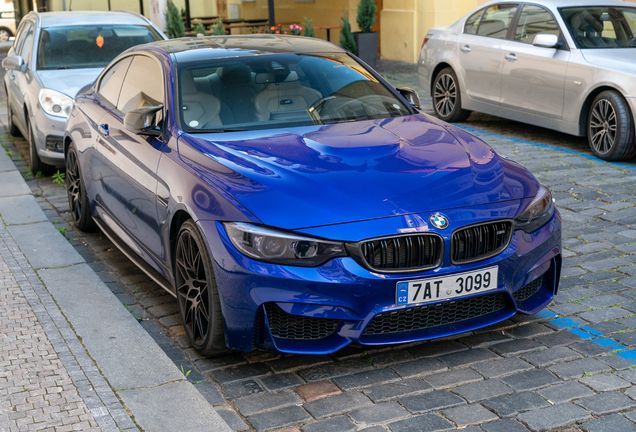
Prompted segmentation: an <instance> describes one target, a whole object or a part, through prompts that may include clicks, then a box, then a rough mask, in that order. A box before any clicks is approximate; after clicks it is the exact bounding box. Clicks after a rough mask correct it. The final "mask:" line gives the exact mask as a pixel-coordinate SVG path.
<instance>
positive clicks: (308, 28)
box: [303, 17, 316, 37]
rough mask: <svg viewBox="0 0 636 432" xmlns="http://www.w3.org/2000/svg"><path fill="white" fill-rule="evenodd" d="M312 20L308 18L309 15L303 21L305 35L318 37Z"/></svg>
mask: <svg viewBox="0 0 636 432" xmlns="http://www.w3.org/2000/svg"><path fill="white" fill-rule="evenodd" d="M312 21H313V20H310V19H307V17H305V20H304V21H303V27H304V29H303V36H307V37H316V32H315V31H314V26H313V25H312V24H311V22H312Z"/></svg>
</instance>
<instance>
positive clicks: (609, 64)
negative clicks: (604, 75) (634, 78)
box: [581, 48, 636, 75]
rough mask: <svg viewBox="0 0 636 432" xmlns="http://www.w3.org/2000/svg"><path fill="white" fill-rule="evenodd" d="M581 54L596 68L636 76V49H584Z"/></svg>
mask: <svg viewBox="0 0 636 432" xmlns="http://www.w3.org/2000/svg"><path fill="white" fill-rule="evenodd" d="M581 54H582V55H583V57H584V58H585V60H586V61H587V62H588V63H590V64H592V65H594V66H598V67H602V68H604V69H611V70H615V71H617V72H625V73H629V74H634V75H636V48H613V49H582V50H581Z"/></svg>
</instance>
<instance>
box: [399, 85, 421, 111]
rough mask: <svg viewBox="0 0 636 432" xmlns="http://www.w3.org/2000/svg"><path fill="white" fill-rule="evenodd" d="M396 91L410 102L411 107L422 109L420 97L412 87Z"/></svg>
mask: <svg viewBox="0 0 636 432" xmlns="http://www.w3.org/2000/svg"><path fill="white" fill-rule="evenodd" d="M396 90H397V91H399V92H400V94H401V95H402V96H404V99H406V100H407V101H409V103H410V104H411V105H413V106H414V107H415V108H417V109H420V97H419V95H418V94H417V92H416V91H415V90H413V89H412V88H410V87H400V88H398V89H396Z"/></svg>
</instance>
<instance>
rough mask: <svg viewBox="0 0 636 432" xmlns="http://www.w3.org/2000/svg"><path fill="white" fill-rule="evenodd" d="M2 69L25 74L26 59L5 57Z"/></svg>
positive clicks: (14, 56) (15, 56)
mask: <svg viewBox="0 0 636 432" xmlns="http://www.w3.org/2000/svg"><path fill="white" fill-rule="evenodd" d="M2 67H3V68H5V69H7V70H14V71H19V72H24V71H25V70H26V64H24V59H23V58H22V57H21V56H19V55H12V56H8V57H5V58H4V59H3V60H2Z"/></svg>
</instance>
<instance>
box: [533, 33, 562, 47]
mask: <svg viewBox="0 0 636 432" xmlns="http://www.w3.org/2000/svg"><path fill="white" fill-rule="evenodd" d="M532 45H534V46H536V47H541V48H558V45H559V37H558V36H557V35H555V34H547V33H539V34H538V35H536V36H535V37H534V40H533V41H532Z"/></svg>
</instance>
